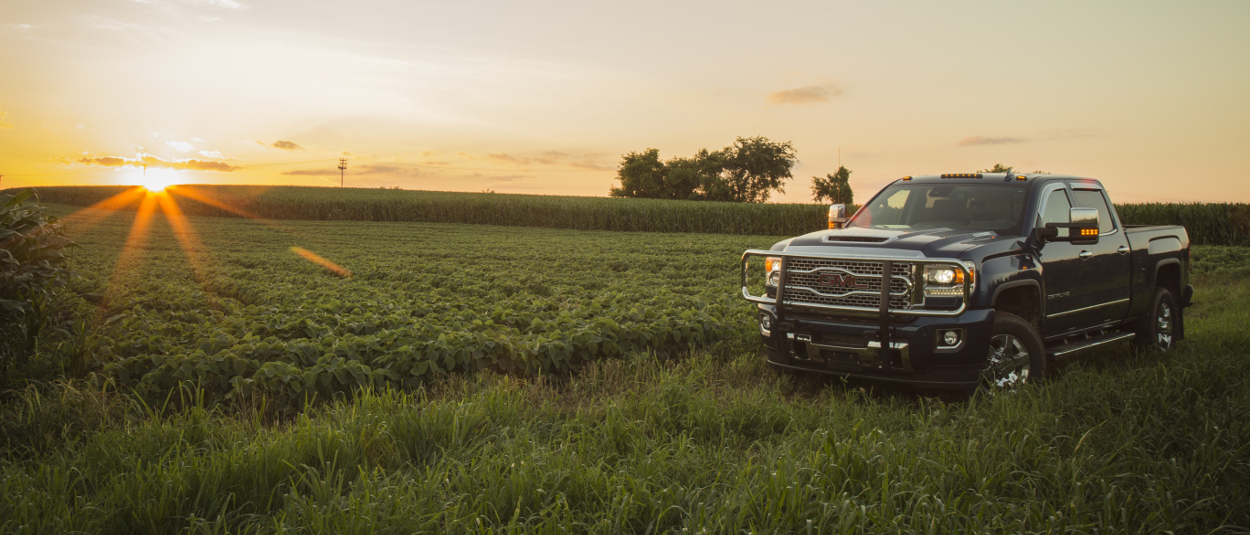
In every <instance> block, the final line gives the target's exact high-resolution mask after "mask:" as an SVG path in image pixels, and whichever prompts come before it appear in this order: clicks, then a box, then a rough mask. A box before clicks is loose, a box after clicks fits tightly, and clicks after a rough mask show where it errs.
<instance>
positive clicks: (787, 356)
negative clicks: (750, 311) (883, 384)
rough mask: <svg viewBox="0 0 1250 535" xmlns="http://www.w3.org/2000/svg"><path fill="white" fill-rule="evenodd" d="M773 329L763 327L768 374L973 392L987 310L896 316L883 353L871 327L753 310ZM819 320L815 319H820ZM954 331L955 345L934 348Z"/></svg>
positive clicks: (988, 329)
mask: <svg viewBox="0 0 1250 535" xmlns="http://www.w3.org/2000/svg"><path fill="white" fill-rule="evenodd" d="M757 306H758V313H759V314H761V315H763V314H767V315H769V319H770V323H771V326H770V327H771V328H770V329H769V330H767V331H765V330H764V329H762V328H761V331H760V334H761V336H762V337H763V341H764V345H765V346H766V348H767V352H768V363H769V365H771V366H773V367H774V368H778V369H784V370H791V371H801V372H811V373H823V374H832V375H843V376H850V377H859V378H865V379H872V380H878V381H889V382H896V383H904V384H908V385H912V386H916V387H921V388H972V387H976V386H977V385H979V384H980V382H981V377H982V373H983V370H984V369H985V367H986V356H987V354H988V352H987V348H988V347H989V343H990V337H991V333H992V331H993V327H994V311H993V309H974V310H965V311H964V312H963V313H962V314H959V315H958V316H951V317H916V318H894V319H893V321H891V322H890V323H889V327H888V328H887V331H888V338H887V339H888V340H889V344H888V347H886V348H882V347H881V346H882V344H881V342H880V338H881V336H880V333H881V329H880V326H879V325H878V324H877V322H875V321H871V320H861V319H856V318H853V317H831V316H826V315H824V314H819V313H817V312H813V313H810V314H808V313H803V312H800V311H797V310H794V309H790V310H789V311H788V313H787V315H786V316H785V317H784V319H780V320H779V319H777V314H776V313H777V311H776V307H775V306H774V305H766V304H759V305H757ZM818 314H819V315H818ZM947 330H955V331H957V332H958V333H960V336H959V342H958V343H957V344H956V345H954V346H950V347H944V346H943V345H942V344H940V343H939V339H938V337H939V333H941V332H944V331H947Z"/></svg>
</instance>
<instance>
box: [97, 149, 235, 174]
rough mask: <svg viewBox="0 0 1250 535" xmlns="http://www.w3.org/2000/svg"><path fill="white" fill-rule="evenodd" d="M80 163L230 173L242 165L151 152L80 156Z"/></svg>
mask: <svg viewBox="0 0 1250 535" xmlns="http://www.w3.org/2000/svg"><path fill="white" fill-rule="evenodd" d="M77 162H78V163H80V164H83V165H100V166H104V167H127V166H129V167H141V166H145V165H146V166H148V167H156V168H163V169H177V170H179V171H219V172H223V173H229V172H231V171H235V170H238V169H241V167H238V166H234V165H230V164H228V163H226V162H217V161H212V160H197V159H194V158H193V159H188V160H172V161H167V160H162V159H160V158H157V157H155V156H152V155H151V154H140V155H139V156H138V157H137V158H134V159H130V158H123V157H120V156H99V157H86V158H79V159H78V160H77Z"/></svg>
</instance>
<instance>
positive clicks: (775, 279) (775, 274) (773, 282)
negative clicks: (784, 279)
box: [764, 256, 781, 286]
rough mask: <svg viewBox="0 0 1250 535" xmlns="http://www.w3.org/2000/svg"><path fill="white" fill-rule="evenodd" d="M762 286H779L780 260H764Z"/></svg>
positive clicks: (772, 257) (771, 257)
mask: <svg viewBox="0 0 1250 535" xmlns="http://www.w3.org/2000/svg"><path fill="white" fill-rule="evenodd" d="M764 284H767V285H769V286H779V285H781V258H780V257H777V256H770V257H768V258H765V259H764Z"/></svg>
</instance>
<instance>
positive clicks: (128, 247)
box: [104, 194, 157, 306]
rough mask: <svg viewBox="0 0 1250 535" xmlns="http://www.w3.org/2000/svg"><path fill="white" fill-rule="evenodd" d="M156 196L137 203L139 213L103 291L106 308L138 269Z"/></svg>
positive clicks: (147, 196) (148, 196)
mask: <svg viewBox="0 0 1250 535" xmlns="http://www.w3.org/2000/svg"><path fill="white" fill-rule="evenodd" d="M156 205H157V203H156V196H155V195H152V194H147V195H144V197H143V201H142V202H140V203H139V211H138V212H137V213H135V219H134V222H133V223H131V225H130V233H129V234H127V235H126V243H125V244H124V245H122V252H121V255H120V256H119V257H118V258H117V264H116V265H114V266H113V273H112V275H110V276H109V282H108V286H107V287H106V288H105V290H104V304H105V306H107V305H108V304H109V303H112V301H113V299H114V298H116V297H117V293H118V292H119V291H121V290H120V288H121V287H122V284H123V283H125V282H128V281H129V279H130V278H131V277H133V276H134V274H135V272H137V271H138V269H139V261H140V260H141V259H142V252H143V247H142V246H143V244H144V243H146V242H147V239H148V232H149V231H150V230H151V224H152V215H153V214H154V213H155V212H156Z"/></svg>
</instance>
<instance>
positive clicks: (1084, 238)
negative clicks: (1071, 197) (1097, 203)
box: [1036, 206, 1098, 245]
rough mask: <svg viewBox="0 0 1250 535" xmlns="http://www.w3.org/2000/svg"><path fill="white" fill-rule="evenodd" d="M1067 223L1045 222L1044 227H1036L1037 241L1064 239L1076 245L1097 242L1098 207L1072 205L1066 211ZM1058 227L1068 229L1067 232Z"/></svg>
mask: <svg viewBox="0 0 1250 535" xmlns="http://www.w3.org/2000/svg"><path fill="white" fill-rule="evenodd" d="M1068 221H1069V222H1068V223H1047V224H1046V227H1045V228H1039V229H1037V231H1036V232H1037V238H1038V241H1040V242H1042V243H1046V242H1051V241H1066V242H1072V243H1074V244H1077V245H1093V244H1095V243H1098V209H1097V208H1084V207H1080V206H1077V207H1074V208H1072V210H1071V211H1070V212H1069V213H1068ZM1059 229H1068V230H1067V233H1062V232H1060V230H1059Z"/></svg>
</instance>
